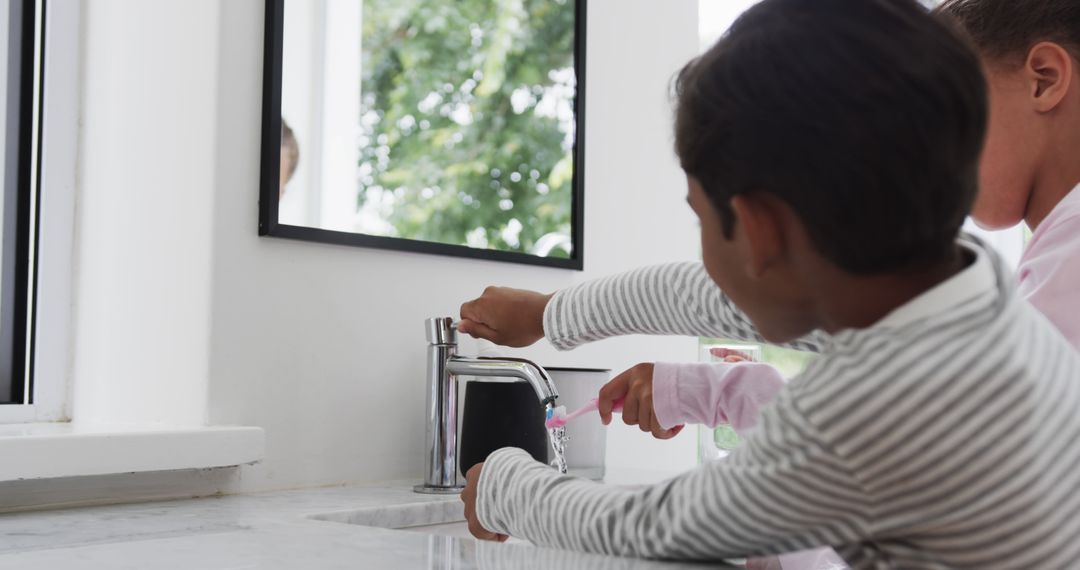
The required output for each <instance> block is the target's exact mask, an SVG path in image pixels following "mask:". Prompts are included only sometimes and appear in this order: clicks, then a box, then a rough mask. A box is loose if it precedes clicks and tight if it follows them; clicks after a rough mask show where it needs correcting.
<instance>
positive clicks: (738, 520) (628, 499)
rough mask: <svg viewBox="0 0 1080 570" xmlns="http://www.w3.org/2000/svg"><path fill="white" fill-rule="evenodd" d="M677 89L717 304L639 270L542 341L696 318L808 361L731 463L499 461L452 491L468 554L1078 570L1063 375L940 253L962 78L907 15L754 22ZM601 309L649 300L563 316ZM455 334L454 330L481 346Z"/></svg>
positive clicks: (575, 297)
mask: <svg viewBox="0 0 1080 570" xmlns="http://www.w3.org/2000/svg"><path fill="white" fill-rule="evenodd" d="M677 91H678V116H677V120H676V139H677V143H676V148H677V152H678V154H679V158H680V161H681V163H682V165H683V168H684V169H685V170H686V171H687V175H688V183H689V184H688V185H689V195H688V200H689V202H690V205H691V207H692V208H693V209H694V211H695V213H696V214H697V215H698V217H699V219H700V221H701V236H702V249H703V258H704V266H705V269H706V271H707V273H708V276H709V277H711V278H712V281H714V282H715V283H716V284H718V285H719V286H720V289H722V290H723V293H719V292H717V293H715V295H714V297H713V298H710V299H706V301H708V302H705V303H699V304H694V303H693V302H688V299H687V295H688V292H691V293H692V292H694V291H700V290H702V289H703V284H702V283H700V282H698V280H700V279H702V278H703V277H702V276H701V274H700V273H699V270H698V266H697V265H696V264H684V265H667V266H662V267H660V268H657V269H645V270H640V271H638V272H635V273H634V274H631V275H630V276H627V277H624V278H622V279H621V280H616V281H617V282H618V284H619V286H618V287H617V288H615V287H612V286H611V285H612V283H614V281H612V282H603V281H601V282H598V283H591V284H586V285H585V286H583V287H579V288H575V289H570V290H567V291H563V292H560V293H559V294H557V295H556V296H555V297H554V298H551V299H550V301H549V300H547V299H546V298H544V299H543V303H544V305H545V306H546V310H545V312H544V314H545V320H547V319H548V318H549V315H558V316H560V317H561V318H558V324H559V330H550V327H545V329H549V330H546V331H543V332H546V333H547V334H548V336H549V338H552V339H553V342H557V343H558V342H562V343H564V344H565V345H572V344H574V343H577V342H582V341H583V340H596V339H598V338H602V337H603V336H611V335H614V334H619V333H620V332H623V331H624V330H626V329H636V330H650V329H653V330H657V331H663V332H676V331H678V330H680V329H682V328H685V329H687V330H696V328H697V327H698V325H697V323H699V322H702V321H705V322H709V323H712V324H713V326H714V330H716V331H719V332H721V333H723V335H724V336H728V337H735V338H745V339H762V338H764V339H766V340H768V341H770V342H777V343H795V344H797V345H798V346H802V347H806V348H816V349H818V350H820V351H821V352H822V356H821V357H820V358H819V359H818V360H816V361H815V362H813V363H812V364H811V365H810V367H809V368H808V369H807V370H806V372H804V373H803V374H802V375H800V376H799V377H797V378H795V379H793V380H792V382H791V383H790V384H788V385H787V386H786V387H785V388H784V389H783V391H782V392H781V393H780V394H779V396H778V397H777V399H776V401H775V403H774V404H773V405H772V407H770V408H768V409H766V410H765V411H764V413H763V414H762V417H761V420H760V424H759V425H758V427H757V429H756V431H755V432H753V433H752V434H751V435H750V436H749V437H748V438H747V440H746V442H745V443H744V445H743V446H742V447H740V448H739V449H737V450H736V451H735V452H734V454H733V455H732V456H731V457H729V458H728V459H727V460H725V461H722V462H717V463H714V464H710V465H706V466H703V467H701V468H699V469H696V470H694V471H692V472H690V473H687V474H684V475H682V476H679V477H677V478H675V479H672V480H670V481H668V482H665V483H662V484H660V485H656V486H652V487H648V488H645V489H642V490H626V489H618V488H610V487H605V486H602V485H597V484H595V483H592V482H588V481H583V480H577V479H573V478H568V477H565V476H560V475H558V474H557V473H554V472H553V471H551V470H550V469H549V468H547V467H546V466H544V465H542V464H539V463H536V462H533V461H532V460H531V458H530V457H529V456H527V455H525V454H523V452H520V451H517V450H512V449H507V450H500V451H497V452H495V453H494V454H492V455H491V456H490V457H489V458H488V461H487V462H486V463H484V464H481V465H480V466H477V467H475V468H473V469H472V470H470V472H469V473H468V477H467V478H468V482H469V485H468V487H467V489H466V491H465V493H464V494H463V495H462V498H463V500H464V501H465V503H466V515H467V517H468V518H469V521H470V528H471V530H472V531H473V533H474V534H476V535H477V536H479V537H481V538H499V537H501V536H504V535H508V534H510V535H514V536H520V537H522V538H526V539H529V540H532V541H533V542H536V543H538V544H541V545H549V546H558V547H562V548H570V549H577V550H586V551H594V552H603V553H608V554H619V555H632V556H641V557H650V558H665V559H669V558H671V559H716V558H723V557H738V556H746V555H765V554H774V553H780V552H788V551H793V550H800V549H805V548H811V547H817V546H832V547H834V548H835V549H836V550H837V551H838V552H839V553H840V554H841V556H842V557H843V558H844V559H845V560H846V561H847V562H848V563H849V564H851V565H852V566H854V567H917V568H958V567H969V568H986V567H1038V568H1064V567H1067V566H1068V565H1069V564H1071V563H1072V561H1073V560H1075V559H1077V557H1078V555H1080V543H1077V542H1076V541H1075V540H1074V537H1075V536H1076V535H1077V534H1078V532H1080V516H1078V515H1080V496H1077V495H1076V494H1075V493H1074V492H1073V491H1074V490H1075V489H1076V488H1080V470H1077V469H1075V468H1074V466H1075V465H1076V464H1077V463H1078V462H1080V449H1077V448H1076V446H1075V445H1073V442H1074V441H1075V440H1076V439H1077V438H1080V417H1077V415H1076V414H1074V413H1073V410H1075V409H1076V407H1077V405H1078V404H1080V385H1078V383H1077V382H1076V381H1075V378H1074V376H1075V375H1076V374H1077V370H1078V369H1080V357H1078V356H1077V354H1076V353H1075V352H1074V351H1073V350H1072V349H1071V347H1070V346H1069V345H1068V344H1067V343H1066V342H1065V341H1064V340H1063V339H1062V338H1061V337H1060V336H1059V335H1058V334H1057V333H1056V331H1054V330H1053V328H1052V326H1051V325H1050V324H1049V323H1048V322H1046V320H1045V319H1043V318H1042V317H1041V316H1040V315H1039V314H1038V313H1036V312H1035V311H1034V310H1033V309H1031V308H1030V307H1029V306H1027V305H1026V304H1024V303H1021V302H1019V301H1018V300H1017V299H1016V297H1015V295H1014V292H1013V291H1012V287H1011V284H1010V282H1011V276H1010V275H1009V274H1008V272H1007V270H1005V269H1004V268H1003V267H1002V265H1001V262H1000V260H998V259H997V258H996V256H994V254H993V253H992V252H990V251H988V250H986V249H985V248H983V247H982V246H981V245H980V244H979V243H977V242H975V241H973V240H970V239H965V238H959V239H958V233H959V228H960V225H961V223H962V221H963V220H964V218H965V216H966V215H967V212H968V210H969V208H970V206H971V202H972V200H973V199H974V196H975V190H976V178H977V158H978V155H979V151H980V148H981V146H982V139H983V134H984V130H985V114H986V104H987V103H986V93H985V85H984V84H983V80H982V77H981V75H980V73H979V62H978V60H977V58H976V56H975V55H974V54H973V53H971V52H970V51H969V50H968V48H967V47H966V46H965V45H964V44H963V43H962V42H961V41H959V40H958V39H957V38H956V37H955V36H954V35H953V34H952V33H951V31H950V30H949V29H948V28H947V27H946V26H944V25H943V24H941V23H940V22H939V21H937V20H935V19H934V18H932V17H931V16H930V15H929V14H927V13H926V12H925V10H923V9H921V8H920V7H919V6H918V5H917V4H916V3H915V2H914V1H907V0H765V1H764V2H762V3H761V4H759V5H757V6H756V7H754V8H752V9H750V10H749V11H748V12H747V13H746V14H745V15H744V16H743V17H741V18H740V19H739V21H738V22H736V24H735V25H734V26H733V27H732V29H731V30H730V31H729V33H728V34H727V35H726V36H725V37H724V38H723V39H721V41H720V42H719V43H718V44H717V45H716V46H715V47H714V48H712V50H710V51H709V53H707V54H706V55H704V56H703V57H702V58H701V59H699V60H696V61H694V62H692V63H691V64H690V65H688V66H687V68H685V69H684V70H683V72H682V73H681V74H680V77H679V81H678V89H677ZM627 291H629V292H627ZM619 295H631V296H636V297H637V298H646V299H650V303H649V304H647V305H646V306H643V307H642V308H641V310H640V311H639V312H638V313H637V314H635V315H625V314H615V313H613V314H608V315H605V316H604V321H605V322H604V326H598V325H597V323H596V322H595V320H596V317H594V316H591V315H588V314H584V313H580V312H579V311H578V309H579V308H580V307H582V306H587V305H589V304H590V301H591V299H592V298H595V297H596V296H601V297H605V296H606V297H609V298H610V297H616V296H619ZM690 301H692V300H690ZM529 302H531V301H529ZM467 312H470V311H467V310H466V309H465V308H463V317H464V316H465V313H467ZM569 315H575V318H573V319H571V318H567V317H568V316H569ZM474 316H476V318H472V319H470V321H471V323H472V324H471V325H468V324H467V325H466V327H465V328H470V327H473V326H475V327H477V329H479V328H480V327H485V326H487V328H488V331H487V332H492V329H491V326H490V324H491V323H490V322H489V323H487V324H486V325H485V323H484V321H485V319H483V318H482V315H474ZM552 318H554V317H552ZM552 322H553V321H552ZM474 330H476V329H474ZM493 332H495V333H498V332H499V331H497V330H495V331H493ZM543 332H542V333H541V334H543ZM509 336H513V335H509ZM525 336H528V335H527V334H526V335H525ZM1002 347H1007V350H1002ZM624 413H625V412H624Z"/></svg>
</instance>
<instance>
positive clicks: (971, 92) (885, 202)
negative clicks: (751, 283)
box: [675, 0, 987, 327]
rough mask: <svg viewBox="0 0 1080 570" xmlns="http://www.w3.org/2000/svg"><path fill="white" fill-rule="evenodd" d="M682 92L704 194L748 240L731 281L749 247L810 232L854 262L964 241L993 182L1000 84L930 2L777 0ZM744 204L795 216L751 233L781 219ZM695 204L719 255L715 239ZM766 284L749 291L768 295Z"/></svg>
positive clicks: (839, 265) (721, 46) (868, 265)
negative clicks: (994, 90)
mask: <svg viewBox="0 0 1080 570" xmlns="http://www.w3.org/2000/svg"><path fill="white" fill-rule="evenodd" d="M676 93H677V105H678V110H677V115H676V134H675V138H676V152H677V154H678V156H679V159H680V162H681V165H682V167H683V169H684V170H685V171H686V173H687V175H688V176H689V177H690V181H691V204H692V205H695V201H696V200H695V199H694V196H695V194H697V195H700V196H702V197H703V198H702V199H703V200H705V201H706V202H707V203H708V208H709V210H711V211H710V212H708V214H709V216H710V217H714V218H715V219H716V224H715V225H716V226H717V227H716V232H717V234H718V235H717V236H715V237H716V242H715V243H716V245H715V248H716V249H718V250H719V249H723V248H725V247H735V248H736V249H737V250H740V251H725V252H724V253H725V255H726V256H727V258H728V259H729V260H725V259H723V258H724V257H725V256H720V257H718V259H720V261H717V262H716V263H715V265H716V267H714V268H711V269H710V275H713V276H714V279H716V280H717V281H721V280H722V279H717V277H718V276H720V277H724V276H725V275H726V276H727V278H730V279H734V281H738V280H739V279H740V277H738V276H734V277H733V275H734V274H736V273H739V272H741V271H743V268H738V267H736V266H735V264H736V263H737V262H736V261H731V260H730V259H731V258H733V256H737V255H747V256H753V255H757V252H756V251H752V248H754V247H758V246H759V245H761V244H766V245H768V244H772V243H774V242H775V241H776V240H788V241H789V242H790V241H791V240H794V239H796V238H794V237H792V236H794V235H796V234H798V235H800V236H804V237H805V238H806V239H805V242H806V243H807V244H808V249H807V250H806V251H807V252H812V253H813V255H814V256H817V257H819V258H820V259H821V260H823V262H824V263H827V264H828V265H829V266H830V267H833V268H835V269H836V270H839V271H841V272H844V273H846V274H850V275H877V274H885V273H890V272H902V271H906V270H920V269H923V268H926V267H930V266H934V264H940V263H942V262H944V261H945V260H947V259H950V258H951V256H954V255H955V253H956V247H955V240H956V237H957V234H958V232H959V229H960V227H961V225H962V224H963V222H964V219H965V218H966V216H967V214H968V211H969V209H970V206H971V203H972V201H973V199H974V197H975V193H976V190H977V178H978V176H977V162H978V157H979V152H980V149H981V147H982V141H983V136H984V134H985V130H986V109H987V99H986V86H985V83H984V80H983V77H982V74H981V72H980V68H979V61H978V58H977V56H976V55H975V54H974V53H973V51H972V50H971V49H969V47H968V46H967V45H966V44H965V43H964V42H963V41H962V40H961V39H959V38H958V37H957V36H956V35H955V34H954V33H953V31H952V30H951V29H950V28H949V27H948V26H947V25H945V24H944V23H942V22H940V21H939V20H938V19H936V18H934V17H933V16H932V15H930V14H929V13H927V11H926V10H925V9H924V8H922V7H921V6H920V5H918V4H917V2H915V0H910V1H907V0H812V1H808V0H764V1H763V2H761V3H760V4H757V5H756V6H754V7H753V8H750V9H749V10H748V11H747V12H745V13H744V14H743V15H742V16H741V17H740V18H739V19H738V20H737V21H736V22H735V24H734V25H733V26H732V27H731V29H730V30H729V31H728V33H727V34H725V35H724V36H723V37H722V38H721V39H720V40H719V41H718V42H717V44H716V45H715V46H713V47H712V49H710V50H709V51H708V52H707V53H705V54H704V55H702V56H701V57H700V58H698V59H696V60H694V61H692V62H691V63H690V64H688V65H687V66H686V67H685V68H684V69H683V70H682V72H681V73H680V74H679V76H678V79H677V82H676ZM740 204H751V205H761V207H760V208H758V207H757V206H755V207H754V208H749V207H748V208H746V209H745V212H746V213H747V214H748V215H749V214H754V215H755V216H756V215H757V214H761V215H762V216H764V217H768V216H773V217H774V218H775V219H777V220H780V222H777V223H778V224H780V225H782V223H788V222H790V223H788V226H787V227H781V228H780V230H778V231H777V232H776V233H775V235H774V234H772V233H769V234H768V235H765V234H762V235H759V236H750V237H749V238H748V237H746V236H745V235H741V234H745V233H746V232H748V231H749V230H750V229H758V228H763V227H766V226H763V225H760V224H755V225H754V226H753V228H751V223H752V222H755V221H756V220H758V219H759V218H757V217H755V219H754V220H750V219H742V218H741V217H740V211H739V208H740ZM695 211H698V214H699V217H702V218H703V219H702V229H703V235H702V240H703V249H704V250H706V251H705V252H704V253H705V254H706V267H707V268H709V264H710V261H709V259H708V257H709V255H708V251H707V250H708V249H709V248H708V247H707V246H706V242H707V240H710V239H712V237H710V236H706V235H705V234H704V230H705V229H706V220H705V219H704V216H701V214H702V212H701V208H700V207H698V206H695ZM774 214H775V216H774ZM785 216H786V217H785ZM773 217H770V219H773ZM769 227H771V226H769ZM778 227H779V226H778ZM740 239H741V240H743V243H741V244H738V245H736V246H730V245H725V244H724V242H732V243H734V242H739V240H740ZM747 240H750V243H749V245H747ZM753 240H757V241H758V243H757V244H754V243H752V242H753ZM769 240H773V241H769ZM762 247H765V246H762ZM770 247H771V246H770ZM788 253H790V252H788ZM743 261H744V262H745V260H743ZM790 262H791V263H793V264H794V263H797V261H795V260H790ZM725 264H728V266H726V267H721V266H722V265H725ZM758 285H760V284H758ZM721 286H722V287H724V288H725V290H726V291H727V290H728V289H729V288H738V283H736V282H732V281H729V282H727V283H721ZM744 286H746V284H744ZM762 290H763V289H762V288H761V287H760V286H759V287H758V288H757V289H756V290H755V291H754V293H753V294H752V295H749V296H748V297H744V299H751V300H753V299H756V301H757V302H758V303H761V304H765V305H767V304H768V299H764V298H762V293H761V291H762ZM732 298H733V299H735V295H734V294H733V295H732ZM736 302H738V300H737V299H736ZM751 304H753V303H751ZM743 308H744V309H747V307H743ZM747 312H748V313H750V312H751V311H749V310H748V311H747ZM759 327H760V325H759Z"/></svg>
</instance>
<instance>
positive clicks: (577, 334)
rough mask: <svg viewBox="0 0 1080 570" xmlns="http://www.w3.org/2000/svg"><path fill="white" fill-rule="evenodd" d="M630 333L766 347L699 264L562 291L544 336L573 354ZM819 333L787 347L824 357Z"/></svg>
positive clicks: (639, 272) (628, 274) (549, 312)
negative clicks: (574, 350) (587, 345)
mask: <svg viewBox="0 0 1080 570" xmlns="http://www.w3.org/2000/svg"><path fill="white" fill-rule="evenodd" d="M628 334H652V335H688V336H709V337H716V338H730V339H738V340H746V341H751V342H764V340H763V339H762V338H761V336H760V335H759V334H758V332H757V330H756V329H755V328H754V325H753V324H752V323H751V322H750V319H749V318H748V317H747V316H746V315H745V314H744V313H743V312H742V311H741V310H739V308H737V307H736V306H735V304H734V303H732V302H731V299H729V298H728V296H727V295H725V294H724V292H723V291H721V290H720V288H719V287H717V286H716V284H715V283H714V282H713V281H712V279H711V278H710V277H709V275H708V274H707V273H706V272H705V266H704V265H703V264H702V263H700V262H684V263H668V264H664V265H654V266H650V267H643V268H641V269H635V270H633V271H629V272H626V273H622V274H619V275H614V276H612V277H606V278H603V279H596V280H593V281H588V282H586V283H582V284H581V285H577V286H575V287H571V288H569V289H565V290H562V291H559V292H558V293H556V294H555V296H554V297H552V299H551V301H550V302H549V303H548V305H547V308H546V309H545V311H544V335H545V336H546V337H547V339H548V341H549V342H551V344H552V345H553V346H555V348H557V349H559V350H569V349H571V348H574V347H576V346H579V345H582V344H585V343H588V342H593V341H597V340H601V339H605V338H610V337H614V336H620V335H628ZM825 342H826V335H825V333H823V332H815V333H811V334H810V335H808V336H806V337H804V338H802V339H799V340H797V341H794V342H792V343H789V344H787V345H785V346H788V347H790V348H795V349H798V350H806V351H810V352H820V350H821V348H822V346H824V344H825Z"/></svg>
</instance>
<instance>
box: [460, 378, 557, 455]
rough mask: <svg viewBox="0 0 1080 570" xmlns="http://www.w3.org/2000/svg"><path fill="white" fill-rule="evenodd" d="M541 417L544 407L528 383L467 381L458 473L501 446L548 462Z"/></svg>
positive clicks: (546, 438)
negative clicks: (518, 449) (525, 452)
mask: <svg viewBox="0 0 1080 570" xmlns="http://www.w3.org/2000/svg"><path fill="white" fill-rule="evenodd" d="M544 419H545V418H544V408H543V407H541V406H540V399H539V398H537V397H536V391H535V390H533V387H532V385H530V384H529V383H528V382H484V381H480V380H473V381H470V382H469V383H468V384H466V385H465V411H464V414H463V416H462V418H461V454H460V455H459V457H458V465H459V466H460V467H461V472H462V473H466V472H468V470H469V468H471V467H472V466H473V465H476V464H477V463H480V462H482V461H484V460H486V459H487V456H488V455H490V454H491V452H493V451H495V450H497V449H502V448H504V447H518V448H521V449H524V450H525V451H527V452H528V453H529V455H532V456H533V459H536V460H537V461H542V462H544V463H547V461H548V435H547V428H545V427H544Z"/></svg>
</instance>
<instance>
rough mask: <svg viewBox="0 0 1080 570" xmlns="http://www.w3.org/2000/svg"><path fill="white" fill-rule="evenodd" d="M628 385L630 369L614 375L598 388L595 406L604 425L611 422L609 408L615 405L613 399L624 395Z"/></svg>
mask: <svg viewBox="0 0 1080 570" xmlns="http://www.w3.org/2000/svg"><path fill="white" fill-rule="evenodd" d="M629 385H630V371H629V370H628V371H626V372H623V373H622V374H619V375H618V376H616V377H615V378H614V379H613V380H612V381H611V382H608V383H607V384H604V387H603V388H600V394H599V396H598V397H597V406H596V407H597V409H598V410H599V412H600V420H601V421H603V422H604V425H608V424H610V423H611V410H612V408H614V407H615V401H616V400H618V399H619V398H622V397H624V396H626V391H627V389H628V387H629ZM624 406H625V404H624ZM624 414H625V412H624Z"/></svg>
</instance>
